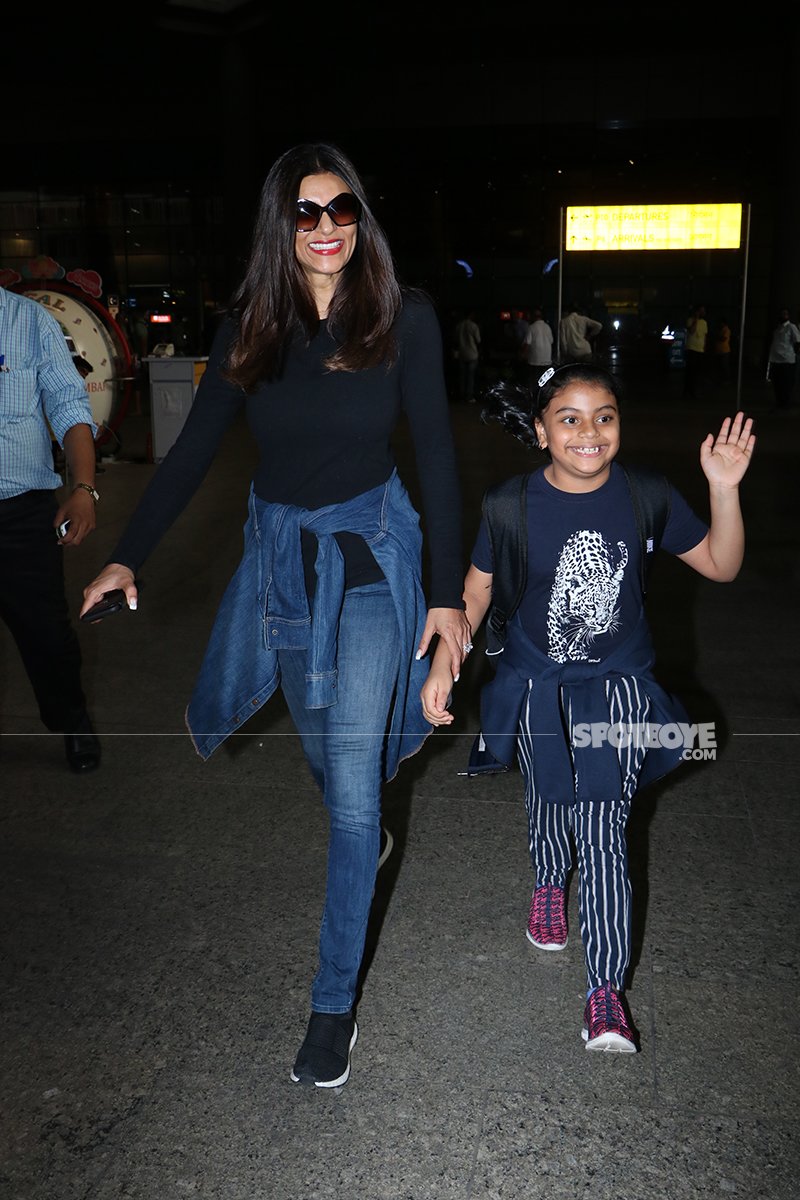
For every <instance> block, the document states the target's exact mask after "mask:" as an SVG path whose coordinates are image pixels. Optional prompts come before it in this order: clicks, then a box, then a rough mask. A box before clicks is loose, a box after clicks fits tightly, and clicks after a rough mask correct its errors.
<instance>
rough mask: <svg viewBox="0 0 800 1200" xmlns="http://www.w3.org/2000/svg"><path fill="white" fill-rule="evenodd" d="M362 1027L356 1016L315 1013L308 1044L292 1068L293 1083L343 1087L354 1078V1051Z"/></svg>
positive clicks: (310, 1024)
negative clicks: (352, 1072)
mask: <svg viewBox="0 0 800 1200" xmlns="http://www.w3.org/2000/svg"><path fill="white" fill-rule="evenodd" d="M357 1037H358V1025H357V1024H356V1019H355V1017H354V1016H353V1013H352V1012H347V1013H318V1012H312V1014H311V1020H310V1021H309V1022H308V1030H307V1031H306V1036H305V1040H304V1042H303V1044H302V1046H301V1047H300V1050H299V1051H298V1054H297V1058H296V1060H295V1064H294V1067H293V1068H292V1076H291V1077H292V1082H293V1083H313V1084H314V1085H315V1086H316V1087H324V1088H332V1087H341V1086H342V1084H344V1083H347V1080H348V1079H349V1077H350V1051H351V1050H352V1049H353V1046H355V1044H356V1039H357Z"/></svg>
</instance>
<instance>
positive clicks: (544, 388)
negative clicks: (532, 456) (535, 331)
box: [481, 363, 623, 450]
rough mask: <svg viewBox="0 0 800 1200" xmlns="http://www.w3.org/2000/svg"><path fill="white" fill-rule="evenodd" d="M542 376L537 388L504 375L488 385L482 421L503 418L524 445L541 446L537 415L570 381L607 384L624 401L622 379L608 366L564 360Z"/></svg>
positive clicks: (509, 429) (532, 447)
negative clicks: (524, 384) (537, 428)
mask: <svg viewBox="0 0 800 1200" xmlns="http://www.w3.org/2000/svg"><path fill="white" fill-rule="evenodd" d="M539 379H540V381H542V382H541V383H540V385H539V386H535V387H534V388H533V389H531V388H528V387H523V386H522V385H521V384H518V383H511V381H510V380H507V379H501V380H500V382H499V383H495V384H494V385H493V386H492V387H490V388H488V389H487V391H486V392H485V393H484V396H483V409H482V410H481V421H483V423H484V424H487V423H488V422H489V421H499V422H500V424H501V425H502V426H503V428H504V429H506V430H507V431H508V432H509V433H510V434H512V435H513V436H514V437H515V438H516V439H517V441H520V442H522V444H523V446H527V447H528V448H529V449H531V450H538V449H539V439H538V437H537V436H536V425H535V421H536V418H537V417H541V415H542V413H543V412H544V411H545V409H546V408H547V406H548V404H549V403H550V401H551V400H552V399H553V398H554V397H555V396H557V395H558V394H559V392H563V390H564V388H565V387H568V386H569V384H571V383H586V384H589V385H591V384H594V385H596V386H598V387H602V388H605V389H606V391H608V392H610V393H611V395H612V396H613V397H614V399H615V400H616V402H617V407H620V406H621V404H622V396H623V388H622V384H621V382H620V380H619V379H618V378H617V377H616V376H615V375H612V374H611V372H610V371H607V370H605V368H604V367H597V366H595V365H594V364H593V363H564V365H563V366H560V367H553V368H548V370H546V371H545V372H544V373H543V374H542V375H540V376H539Z"/></svg>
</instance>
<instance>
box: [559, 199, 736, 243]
mask: <svg viewBox="0 0 800 1200" xmlns="http://www.w3.org/2000/svg"><path fill="white" fill-rule="evenodd" d="M741 239H742V206H741V204H607V205H599V206H591V205H580V206H578V205H576V206H572V207H569V208H568V209H567V228H566V234H565V242H564V248H565V249H566V250H737V249H738V248H739V246H740V245H741Z"/></svg>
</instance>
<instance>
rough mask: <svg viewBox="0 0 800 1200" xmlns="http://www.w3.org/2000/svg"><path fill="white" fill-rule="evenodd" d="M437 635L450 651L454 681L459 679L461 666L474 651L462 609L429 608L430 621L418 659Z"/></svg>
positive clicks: (421, 641) (468, 626) (424, 631)
mask: <svg viewBox="0 0 800 1200" xmlns="http://www.w3.org/2000/svg"><path fill="white" fill-rule="evenodd" d="M435 633H438V635H439V637H440V639H441V640H442V641H443V642H444V643H445V645H446V646H447V649H448V650H449V651H450V672H451V674H452V676H453V679H458V676H459V675H460V674H461V664H462V663H463V661H464V659H465V658H466V657H467V655H468V654H469V652H470V650H471V649H472V629H471V627H470V623H469V621H468V620H467V614H466V613H465V612H464V610H463V609H461V608H429V609H428V619H427V621H426V622H425V628H424V630H423V632H422V638H421V639H420V643H419V646H418V647H417V658H422V656H423V655H424V654H425V652H426V650H427V649H428V646H429V645H430V644H431V638H432V637H433V635H434V634H435Z"/></svg>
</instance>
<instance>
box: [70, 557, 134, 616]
mask: <svg viewBox="0 0 800 1200" xmlns="http://www.w3.org/2000/svg"><path fill="white" fill-rule="evenodd" d="M116 588H122V590H123V592H124V593H125V599H126V600H127V601H128V608H130V609H135V608H136V604H137V601H138V598H139V593H138V591H137V590H136V584H135V583H134V574H133V571H132V570H131V569H130V567H123V565H122V563H109V564H108V566H107V567H103V570H102V571H101V572H100V574H99V575H98V576H97V578H96V579H93V580H92V582H91V583H90V584H89V586H88V587H85V588H84V589H83V606H82V608H81V611H80V614H79V615H80V616H83V614H84V613H85V612H86V611H87V609H90V608H91V607H92V605H93V604H97V601H98V600H102V598H103V596H105V594H106V592H113V591H114V590H115V589H116Z"/></svg>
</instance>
